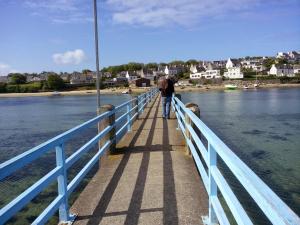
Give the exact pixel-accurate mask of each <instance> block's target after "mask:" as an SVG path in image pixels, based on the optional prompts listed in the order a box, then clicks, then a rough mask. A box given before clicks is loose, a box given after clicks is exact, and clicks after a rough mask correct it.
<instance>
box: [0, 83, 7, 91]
mask: <svg viewBox="0 0 300 225" xmlns="http://www.w3.org/2000/svg"><path fill="white" fill-rule="evenodd" d="M5 92H6V83H1V82H0V93H5Z"/></svg>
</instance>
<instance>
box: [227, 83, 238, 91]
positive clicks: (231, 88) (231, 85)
mask: <svg viewBox="0 0 300 225" xmlns="http://www.w3.org/2000/svg"><path fill="white" fill-rule="evenodd" d="M225 88H226V89H227V90H235V89H237V85H234V84H226V85H225Z"/></svg>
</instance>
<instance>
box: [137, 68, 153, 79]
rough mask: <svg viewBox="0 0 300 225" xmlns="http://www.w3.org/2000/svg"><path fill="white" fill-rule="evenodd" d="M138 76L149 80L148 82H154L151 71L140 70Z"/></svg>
mask: <svg viewBox="0 0 300 225" xmlns="http://www.w3.org/2000/svg"><path fill="white" fill-rule="evenodd" d="M139 74H140V76H141V77H142V78H146V79H149V80H150V81H151V80H154V74H153V72H152V71H148V70H145V71H144V69H141V72H140V73H139Z"/></svg>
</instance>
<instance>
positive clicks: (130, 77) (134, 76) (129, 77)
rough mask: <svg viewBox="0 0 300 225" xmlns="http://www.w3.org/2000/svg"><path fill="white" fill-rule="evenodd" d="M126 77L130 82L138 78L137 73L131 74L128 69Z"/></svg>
mask: <svg viewBox="0 0 300 225" xmlns="http://www.w3.org/2000/svg"><path fill="white" fill-rule="evenodd" d="M125 77H126V78H127V80H128V82H130V81H133V80H136V79H138V76H137V75H133V74H131V75H129V73H128V71H127V72H126V75H125Z"/></svg>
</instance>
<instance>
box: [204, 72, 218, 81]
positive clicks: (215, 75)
mask: <svg viewBox="0 0 300 225" xmlns="http://www.w3.org/2000/svg"><path fill="white" fill-rule="evenodd" d="M204 77H205V78H206V79H211V78H221V75H220V70H206V71H205V72H204Z"/></svg>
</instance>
